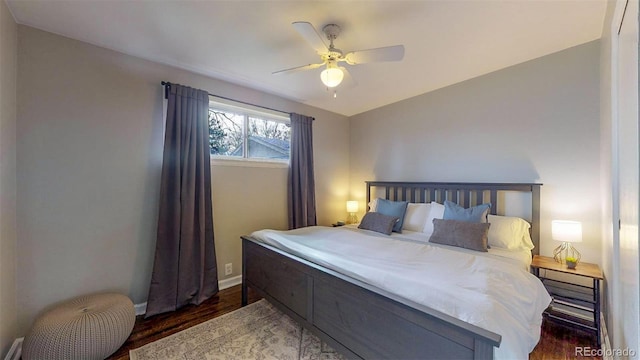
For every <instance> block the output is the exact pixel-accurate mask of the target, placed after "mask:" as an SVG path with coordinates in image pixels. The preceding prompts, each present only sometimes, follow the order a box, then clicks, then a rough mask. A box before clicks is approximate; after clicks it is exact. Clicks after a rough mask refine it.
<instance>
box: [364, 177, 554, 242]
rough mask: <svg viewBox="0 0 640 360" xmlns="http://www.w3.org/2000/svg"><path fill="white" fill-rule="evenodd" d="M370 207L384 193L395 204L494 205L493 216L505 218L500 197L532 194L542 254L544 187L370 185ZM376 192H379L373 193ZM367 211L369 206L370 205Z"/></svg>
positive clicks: (533, 237) (533, 224)
mask: <svg viewBox="0 0 640 360" xmlns="http://www.w3.org/2000/svg"><path fill="white" fill-rule="evenodd" d="M366 184H367V204H368V203H369V202H370V201H371V195H372V190H375V193H380V189H382V191H383V192H384V198H385V199H389V200H394V201H409V202H412V203H429V202H431V201H436V202H439V203H441V204H442V203H444V201H445V200H449V201H453V202H455V203H457V204H459V205H461V206H464V207H465V208H467V207H470V206H475V205H479V204H482V203H487V202H490V203H491V214H493V215H505V214H504V212H503V209H502V206H503V204H501V203H500V202H499V201H498V196H499V195H500V194H501V193H505V192H520V193H530V194H531V219H529V220H530V223H531V240H532V241H533V245H535V248H534V249H533V250H531V253H532V254H533V255H539V254H540V187H541V186H542V184H519V183H450V182H400V181H366ZM373 188H375V189H373ZM381 197H382V196H381ZM367 211H369V210H368V205H367Z"/></svg>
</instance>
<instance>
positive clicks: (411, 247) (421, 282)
mask: <svg viewBox="0 0 640 360" xmlns="http://www.w3.org/2000/svg"><path fill="white" fill-rule="evenodd" d="M252 237H253V238H255V239H257V240H259V241H262V242H265V243H267V244H270V245H273V246H275V247H277V248H279V249H282V250H285V251H287V252H289V253H292V254H294V255H297V256H300V257H302V258H305V259H307V260H309V261H311V262H314V263H317V264H319V265H322V266H324V267H327V268H330V269H333V270H335V271H338V272H340V273H343V274H345V275H348V276H351V277H353V278H355V279H358V280H361V281H364V282H366V283H368V284H371V285H374V286H376V287H378V288H380V289H384V290H387V291H390V292H392V293H394V294H397V295H399V296H402V297H404V298H406V299H409V300H411V301H414V302H416V303H419V304H422V305H425V306H428V307H430V308H433V309H436V310H438V311H441V312H443V313H445V314H448V315H451V316H453V317H456V318H458V319H460V320H463V321H466V322H468V323H471V324H474V325H477V326H479V327H481V328H484V329H487V330H490V331H492V332H495V333H497V334H500V335H502V343H501V345H500V347H499V348H497V349H496V351H495V358H496V359H526V358H528V354H529V352H531V351H532V350H533V348H534V347H535V345H536V344H537V343H538V340H539V338H540V325H541V323H542V311H543V310H544V309H545V308H546V307H547V306H548V305H549V303H550V301H551V298H550V296H549V294H548V293H547V291H546V290H545V288H544V286H543V285H542V283H541V282H540V280H538V279H537V278H536V277H535V276H533V275H532V274H530V273H529V272H528V271H525V270H524V269H523V267H522V263H520V262H519V261H517V260H514V259H513V258H512V257H510V256H507V257H505V256H501V255H499V254H496V253H495V251H493V253H480V252H474V251H468V250H466V249H458V248H455V250H454V249H452V248H451V247H448V246H435V244H430V243H425V242H424V241H422V240H421V235H419V234H416V233H410V232H406V233H403V234H396V235H393V236H386V235H382V234H378V233H375V232H372V231H367V230H358V229H356V228H351V227H341V228H326V227H321V226H314V227H307V228H301V229H296V230H290V231H276V230H260V231H256V232H254V233H253V234H252ZM498 252H499V251H498ZM502 255H504V254H502Z"/></svg>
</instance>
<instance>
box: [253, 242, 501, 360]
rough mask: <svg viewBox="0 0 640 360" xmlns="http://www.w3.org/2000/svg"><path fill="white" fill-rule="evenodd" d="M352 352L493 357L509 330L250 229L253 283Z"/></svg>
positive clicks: (278, 304) (339, 347)
mask: <svg viewBox="0 0 640 360" xmlns="http://www.w3.org/2000/svg"><path fill="white" fill-rule="evenodd" d="M248 287H251V288H252V290H255V291H256V292H257V293H258V294H259V295H261V296H263V297H265V298H267V299H268V300H269V301H270V302H271V303H272V304H274V305H275V306H276V307H278V308H279V309H280V310H282V311H283V312H285V313H286V314H288V315H290V316H291V317H293V318H294V319H296V320H297V321H298V322H299V323H301V324H302V325H303V326H304V327H305V328H307V329H308V330H310V331H311V332H313V333H314V334H316V335H317V336H318V337H320V338H321V339H322V340H323V341H325V342H326V343H328V344H329V345H330V346H332V347H334V348H335V349H336V350H338V351H339V352H341V353H342V354H344V355H346V356H347V357H349V358H364V359H373V358H375V359H381V358H394V359H399V358H402V359H416V358H420V359H443V358H445V359H493V352H494V347H497V346H500V341H501V336H500V335H498V334H495V333H493V332H490V331H487V330H484V329H482V328H479V327H477V326H474V325H471V324H469V323H466V322H463V321H461V320H458V319H456V318H453V317H451V316H449V315H446V314H443V313H441V312H438V311H436V310H433V309H430V308H428V307H425V306H422V305H419V304H416V303H413V302H410V301H407V300H405V299H402V298H400V297H398V296H396V295H394V294H391V293H389V292H386V291H384V290H381V289H378V288H376V287H373V286H371V285H368V284H366V283H363V282H361V281H358V280H355V279H352V278H350V277H347V276H345V275H342V274H340V273H337V272H335V271H333V270H330V269H327V268H324V267H322V266H319V265H316V264H313V263H311V262H309V261H306V260H304V259H301V258H299V257H296V256H294V255H291V254H288V253H286V252H283V251H281V250H279V249H276V248H274V247H272V246H269V245H267V244H264V243H260V242H257V241H255V240H253V239H252V238H251V237H242V304H243V305H246V304H247V288H248Z"/></svg>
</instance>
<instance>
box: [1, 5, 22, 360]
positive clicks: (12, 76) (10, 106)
mask: <svg viewBox="0 0 640 360" xmlns="http://www.w3.org/2000/svg"><path fill="white" fill-rule="evenodd" d="M17 40H18V37H17V26H16V23H15V21H14V20H13V16H12V15H11V13H10V12H9V9H8V8H7V5H6V4H5V2H4V1H0V356H4V354H6V352H7V351H8V350H9V348H10V347H11V343H12V342H13V340H14V339H15V338H16V337H17V329H16V322H17V316H16V309H17V304H16V261H15V256H16V195H17V185H16V72H17V62H16V60H17V53H18V45H17V44H18V43H17Z"/></svg>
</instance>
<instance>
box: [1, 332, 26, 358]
mask: <svg viewBox="0 0 640 360" xmlns="http://www.w3.org/2000/svg"><path fill="white" fill-rule="evenodd" d="M23 341H24V338H23V337H21V338H17V339H15V340H14V341H13V344H11V348H10V349H9V352H8V353H7V356H5V357H4V360H20V357H21V356H22V342H23Z"/></svg>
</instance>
